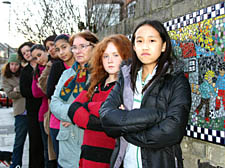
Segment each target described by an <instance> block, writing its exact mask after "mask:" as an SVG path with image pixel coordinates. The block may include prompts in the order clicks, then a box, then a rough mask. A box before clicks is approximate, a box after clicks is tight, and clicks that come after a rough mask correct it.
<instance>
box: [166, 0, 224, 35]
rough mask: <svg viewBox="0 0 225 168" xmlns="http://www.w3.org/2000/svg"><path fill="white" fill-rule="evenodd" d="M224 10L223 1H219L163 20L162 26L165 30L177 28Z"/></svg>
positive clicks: (221, 13) (221, 12)
mask: <svg viewBox="0 0 225 168" xmlns="http://www.w3.org/2000/svg"><path fill="white" fill-rule="evenodd" d="M224 10H225V9H224V2H221V3H218V4H215V5H213V6H210V7H207V8H203V9H200V10H198V11H196V12H193V13H190V14H187V15H185V16H181V17H179V18H176V19H173V20H170V21H168V22H165V23H164V27H165V28H166V30H167V31H171V30H175V29H179V28H181V27H185V26H188V25H191V24H194V23H198V22H201V21H203V20H206V19H210V18H214V17H217V16H221V15H223V14H224V13H225V12H224Z"/></svg>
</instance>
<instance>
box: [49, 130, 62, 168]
mask: <svg viewBox="0 0 225 168" xmlns="http://www.w3.org/2000/svg"><path fill="white" fill-rule="evenodd" d="M58 133H59V129H54V128H50V136H51V139H52V143H53V148H54V152H55V153H56V159H57V162H58V156H59V141H58V140H56V137H57V135H58ZM57 168H61V166H60V165H59V164H58V166H57Z"/></svg>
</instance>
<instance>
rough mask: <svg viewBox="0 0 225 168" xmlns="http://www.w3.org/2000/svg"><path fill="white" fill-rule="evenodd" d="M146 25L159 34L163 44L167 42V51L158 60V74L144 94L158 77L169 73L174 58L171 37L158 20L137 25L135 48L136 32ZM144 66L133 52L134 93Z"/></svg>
mask: <svg viewBox="0 0 225 168" xmlns="http://www.w3.org/2000/svg"><path fill="white" fill-rule="evenodd" d="M144 25H149V26H151V27H153V28H154V29H156V30H157V31H158V32H159V34H160V37H161V38H162V41H163V43H164V42H166V49H165V52H162V53H161V55H160V57H159V59H158V62H157V66H158V67H157V70H156V74H155V75H154V77H153V78H152V80H150V81H149V82H148V83H147V84H146V85H145V87H144V88H143V91H142V92H144V91H145V90H146V89H147V88H148V86H149V85H150V84H151V83H152V81H153V80H154V79H155V78H156V77H158V76H160V75H162V74H164V73H165V72H166V71H167V69H168V68H169V65H170V66H171V65H172V64H171V63H172V57H171V54H172V44H171V41H170V37H169V35H168V33H167V31H166V29H165V27H164V26H163V24H162V23H160V22H159V21H157V20H145V21H143V22H141V23H139V24H138V25H137V27H136V28H135V29H134V32H133V34H132V38H131V42H132V45H133V46H134V43H135V33H136V31H137V30H138V29H139V28H140V27H141V26H144ZM142 65H143V64H142V62H141V61H140V60H139V59H138V57H137V54H136V52H135V51H134V50H133V57H132V64H131V72H130V74H131V87H132V90H133V91H135V89H136V80H137V74H138V71H139V70H140V68H141V67H142Z"/></svg>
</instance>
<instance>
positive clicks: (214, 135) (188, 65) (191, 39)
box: [164, 2, 225, 145]
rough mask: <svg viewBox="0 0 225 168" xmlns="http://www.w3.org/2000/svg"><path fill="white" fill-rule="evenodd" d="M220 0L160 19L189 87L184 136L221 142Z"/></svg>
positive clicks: (224, 34) (224, 124)
mask: <svg viewBox="0 0 225 168" xmlns="http://www.w3.org/2000/svg"><path fill="white" fill-rule="evenodd" d="M224 10H225V9H224V2H221V3H218V4H215V5H213V6H209V7H207V8H204V9H201V10H198V11H196V12H193V13H190V14H186V15H185V16H182V17H179V18H176V19H174V20H170V21H168V22H166V23H164V26H165V27H166V29H167V31H168V32H169V35H170V37H171V39H172V45H173V49H174V55H175V56H177V57H179V59H181V60H183V61H184V71H185V73H186V76H187V78H188V79H189V82H190V85H191V88H192V102H193V103H192V109H191V113H190V116H189V122H188V127H187V136H190V137H193V138H197V139H201V140H205V141H209V142H212V143H217V144H221V145H225V12H224Z"/></svg>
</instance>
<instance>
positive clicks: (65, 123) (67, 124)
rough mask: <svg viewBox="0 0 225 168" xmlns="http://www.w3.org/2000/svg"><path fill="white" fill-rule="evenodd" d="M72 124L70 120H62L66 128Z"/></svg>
mask: <svg viewBox="0 0 225 168" xmlns="http://www.w3.org/2000/svg"><path fill="white" fill-rule="evenodd" d="M70 125H71V123H70V122H65V121H62V126H64V127H65V128H66V127H69V126H70Z"/></svg>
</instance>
